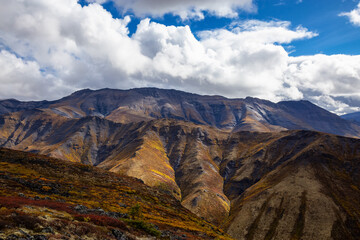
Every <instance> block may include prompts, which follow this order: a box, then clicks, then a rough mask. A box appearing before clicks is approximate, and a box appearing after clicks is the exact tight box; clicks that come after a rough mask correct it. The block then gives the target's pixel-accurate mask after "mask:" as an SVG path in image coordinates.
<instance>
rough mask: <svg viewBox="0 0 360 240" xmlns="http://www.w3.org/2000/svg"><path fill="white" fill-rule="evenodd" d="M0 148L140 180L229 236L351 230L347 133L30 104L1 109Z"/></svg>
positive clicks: (355, 195)
mask: <svg viewBox="0 0 360 240" xmlns="http://www.w3.org/2000/svg"><path fill="white" fill-rule="evenodd" d="M301 104H303V103H301ZM284 105H286V103H284ZM0 146H2V147H7V148H13V149H21V150H26V151H31V152H36V153H42V154H46V155H50V156H54V157H57V158H60V159H64V160H68V161H73V162H81V163H86V164H91V165H96V166H98V168H103V169H106V170H109V171H112V172H116V173H121V174H125V175H128V176H132V177H136V178H139V179H142V180H143V181H144V183H145V184H147V185H149V186H152V187H154V188H155V189H158V191H161V192H164V193H167V194H170V195H172V196H173V197H175V198H176V199H178V200H180V201H181V203H182V205H183V206H184V207H186V208H187V209H189V210H190V211H191V212H193V213H195V214H196V215H198V216H201V217H203V218H205V219H206V220H207V221H210V222H212V223H214V224H216V225H221V226H222V227H223V228H224V229H226V231H227V232H228V233H229V234H230V235H231V236H233V237H234V238H235V239H344V238H343V237H344V236H346V239H357V236H359V233H360V221H359V220H360V207H359V206H360V200H359V199H360V191H359V188H360V178H359V177H360V176H359V174H360V172H359V166H360V165H359V164H360V162H359V159H360V140H357V139H353V138H346V137H340V136H335V135H329V134H324V133H320V132H313V131H304V130H293V131H282V132H249V131H239V132H231V131H227V130H219V129H218V128H216V127H211V126H207V125H197V124H194V123H191V122H185V121H180V120H174V119H172V120H171V119H160V120H152V121H147V122H137V123H127V124H124V123H115V122H113V121H110V120H107V119H104V118H101V117H95V116H92V117H84V118H80V119H76V118H69V117H65V116H59V115H58V114H57V113H54V111H52V110H50V109H43V110H39V109H36V110H27V111H21V112H16V113H11V114H6V115H3V116H1V118H0Z"/></svg>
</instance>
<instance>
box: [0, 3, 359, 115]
mask: <svg viewBox="0 0 360 240" xmlns="http://www.w3.org/2000/svg"><path fill="white" fill-rule="evenodd" d="M0 4H1V8H0V98H2V99H5V98H17V99H20V100H42V99H49V100H51V99H57V98H60V97H63V96H64V95H67V94H69V93H71V92H73V91H76V90H78V89H82V88H92V89H98V88H104V87H109V88H121V89H127V88H134V87H150V86H151V87H161V88H175V89H179V90H185V91H189V92H195V93H200V94H218V95H224V96H226V97H233V98H234V97H236V98H243V97H246V96H252V97H259V98H264V99H268V100H271V101H275V102H277V101H281V100H290V99H291V100H299V99H307V100H310V101H312V102H314V103H315V104H318V105H319V106H321V107H324V108H326V109H328V110H330V111H333V112H335V113H338V114H342V113H348V112H353V111H360V3H359V1H353V0H331V1H326V0H318V1H310V0H269V1H268V0H257V1H253V0H222V1H217V0H197V1H190V0H182V1H179V0H114V1H107V0H82V1H76V0H26V1H24V0H0Z"/></svg>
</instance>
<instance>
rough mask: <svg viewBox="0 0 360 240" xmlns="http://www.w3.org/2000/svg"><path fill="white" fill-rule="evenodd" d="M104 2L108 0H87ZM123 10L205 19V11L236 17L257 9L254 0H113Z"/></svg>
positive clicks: (142, 14)
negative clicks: (239, 11)
mask: <svg viewBox="0 0 360 240" xmlns="http://www.w3.org/2000/svg"><path fill="white" fill-rule="evenodd" d="M87 1H88V2H98V3H104V2H106V1H107V0H87ZM113 2H115V3H116V4H117V6H119V8H121V9H123V11H125V12H126V11H128V10H130V11H133V12H134V13H135V14H136V15H138V16H141V17H144V16H155V17H161V16H163V15H164V14H167V13H171V14H174V15H178V16H180V17H181V18H182V19H189V18H191V19H203V18H204V12H205V11H206V12H208V13H210V14H213V15H216V16H219V17H229V18H234V17H237V16H238V13H237V11H238V10H243V11H248V12H251V11H255V10H256V7H255V6H254V4H253V0H222V1H218V0H195V1H194V0H113Z"/></svg>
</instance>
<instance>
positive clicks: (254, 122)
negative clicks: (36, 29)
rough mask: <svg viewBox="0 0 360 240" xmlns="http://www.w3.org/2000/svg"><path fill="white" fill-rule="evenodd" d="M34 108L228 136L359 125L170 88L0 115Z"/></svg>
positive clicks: (10, 105) (293, 104)
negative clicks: (194, 127) (173, 122)
mask: <svg viewBox="0 0 360 240" xmlns="http://www.w3.org/2000/svg"><path fill="white" fill-rule="evenodd" d="M16 106H17V107H16ZM34 108H40V109H49V110H51V111H53V112H54V113H56V114H58V115H61V116H65V117H68V118H81V117H85V116H99V117H102V118H106V119H108V120H111V121H114V122H120V123H130V122H141V121H149V120H155V119H161V118H169V119H177V120H184V121H190V122H193V123H196V124H202V125H210V126H214V127H217V128H219V129H224V130H229V131H248V130H249V131H262V132H271V131H282V130H287V129H289V130H291V129H307V130H315V131H322V132H327V133H331V134H337V135H344V136H349V137H359V136H360V126H358V125H357V124H354V123H353V122H349V121H347V120H344V119H342V118H340V117H339V116H337V115H335V114H333V113H330V112H328V111H326V110H324V109H322V108H320V107H318V106H316V105H314V104H312V103H311V102H309V101H306V100H302V101H282V102H279V103H272V102H270V101H267V100H262V99H258V98H251V97H247V98H245V99H228V98H225V97H222V96H209V95H198V94H193V93H187V92H183V91H178V90H173V89H172V90H167V89H157V88H138V89H130V90H118V89H100V90H90V89H84V90H80V91H77V92H75V93H73V94H71V95H69V96H66V97H64V98H61V99H59V100H56V101H50V102H49V101H41V102H13V100H3V101H0V114H6V113H11V112H16V111H21V110H30V109H34Z"/></svg>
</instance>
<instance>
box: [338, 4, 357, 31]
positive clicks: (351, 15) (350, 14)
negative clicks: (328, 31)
mask: <svg viewBox="0 0 360 240" xmlns="http://www.w3.org/2000/svg"><path fill="white" fill-rule="evenodd" d="M339 16H345V17H348V18H349V19H350V22H351V23H352V24H354V25H356V26H360V3H359V4H358V5H357V8H355V9H354V10H352V11H350V12H344V13H340V14H339Z"/></svg>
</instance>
